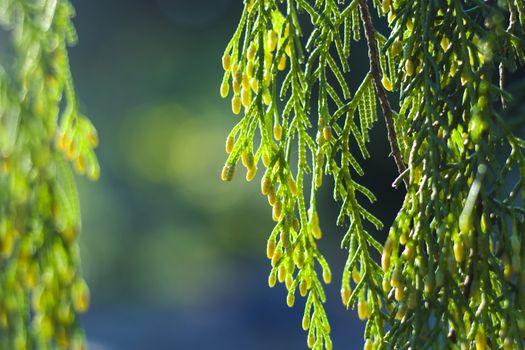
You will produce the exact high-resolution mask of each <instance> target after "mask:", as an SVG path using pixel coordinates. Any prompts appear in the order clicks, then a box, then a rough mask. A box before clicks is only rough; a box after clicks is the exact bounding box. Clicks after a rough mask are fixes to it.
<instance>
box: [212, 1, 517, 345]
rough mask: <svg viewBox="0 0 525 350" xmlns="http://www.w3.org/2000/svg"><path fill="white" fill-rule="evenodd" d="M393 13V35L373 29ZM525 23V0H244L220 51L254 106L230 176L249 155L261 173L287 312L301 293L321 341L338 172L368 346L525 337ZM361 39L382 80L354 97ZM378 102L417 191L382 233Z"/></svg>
mask: <svg viewBox="0 0 525 350" xmlns="http://www.w3.org/2000/svg"><path fill="white" fill-rule="evenodd" d="M372 6H373V7H374V8H375V9H376V11H377V15H378V16H377V18H378V19H377V18H376V17H374V18H376V19H373V18H372V14H371V13H370V8H369V7H372ZM382 17H386V22H388V30H389V32H388V33H385V34H381V33H379V32H378V31H377V30H376V28H375V26H374V21H375V20H379V21H381V20H384V19H383V18H382ZM524 32H525V8H524V2H523V0H500V1H481V0H383V1H382V2H380V1H378V0H374V1H370V2H368V1H366V0H338V1H336V0H315V1H314V0H245V1H244V10H243V12H242V17H241V19H240V23H239V26H238V27H237V30H236V31H235V33H234V35H233V38H232V40H231V41H230V42H229V44H228V45H227V47H226V50H225V53H224V56H223V57H222V63H223V68H224V70H225V75H224V79H223V81H222V84H221V88H220V93H221V95H222V96H223V97H228V96H231V97H232V99H231V103H232V111H233V113H234V114H240V115H241V118H240V119H239V120H238V121H237V124H236V125H235V126H234V128H233V130H232V131H231V133H230V134H229V135H228V137H227V140H226V152H227V153H228V154H229V156H228V159H227V161H226V164H225V166H224V169H223V172H222V179H223V180H225V181H230V180H232V178H233V176H234V173H235V170H236V167H237V163H238V161H239V159H240V160H241V161H242V163H243V165H244V166H245V167H246V169H247V173H246V179H247V180H248V181H251V180H252V179H253V178H254V176H255V174H256V172H257V168H258V166H261V167H262V169H263V170H262V172H263V175H262V182H261V191H262V193H263V195H265V196H267V198H268V201H269V203H270V205H271V206H272V207H273V219H274V221H275V222H276V225H275V228H274V230H273V231H272V232H271V233H270V236H269V239H268V246H267V255H268V258H269V259H270V260H271V266H272V268H271V272H270V275H269V285H270V287H272V286H274V285H275V284H276V282H277V281H279V282H284V283H285V285H286V288H287V290H288V295H287V303H288V305H289V306H293V304H294V300H295V296H296V295H297V294H299V295H301V296H302V297H305V298H306V306H305V311H304V317H303V324H302V326H303V329H304V330H305V331H307V334H308V336H307V344H308V347H310V348H314V349H323V348H325V349H331V348H332V342H331V339H330V325H329V322H328V319H327V317H326V314H325V311H324V308H323V303H324V302H325V299H326V297H325V293H324V289H323V282H324V283H325V284H327V283H330V282H331V280H332V275H331V272H330V268H329V266H328V264H327V262H326V260H325V258H324V257H323V255H322V254H321V252H320V251H319V249H318V248H317V245H316V241H317V240H319V239H321V238H322V230H321V226H320V218H319V216H318V214H317V203H316V196H317V192H318V190H319V188H320V187H321V186H322V185H323V176H327V175H328V176H331V177H333V181H334V184H335V185H334V188H333V196H334V199H335V200H337V201H339V202H340V205H341V211H340V214H339V217H338V219H337V224H339V225H344V226H345V227H347V228H348V231H347V233H346V235H344V237H342V239H341V246H342V248H344V249H345V250H347V251H348V260H347V262H346V264H345V266H344V271H343V275H342V278H340V279H339V278H338V280H339V281H340V283H341V298H342V301H343V304H344V305H345V306H346V307H351V308H354V307H357V311H358V315H359V318H360V319H362V320H366V322H367V323H366V330H365V334H364V338H365V349H367V350H368V349H387V348H396V349H397V348H408V347H410V348H411V349H429V348H444V349H449V348H452V349H469V348H472V347H475V348H476V349H488V348H491V349H496V348H503V349H523V348H524V340H523V339H524V338H525V293H524V290H525V266H524V261H525V251H524V250H525V241H524V239H523V232H524V230H525V209H524V204H523V200H524V196H525V155H524V152H523V149H524V148H525V141H524V140H523V139H521V138H520V137H519V136H518V133H519V131H520V128H521V126H522V125H523V122H524V118H525V115H524V114H523V113H521V114H520V113H518V111H519V108H509V106H510V105H516V100H515V99H513V95H512V94H511V93H510V92H509V91H510V89H509V87H508V86H507V84H506V79H505V78H506V76H507V75H508V74H509V72H515V71H516V70H517V69H519V68H520V67H521V66H522V65H523V63H524V62H525V51H524V50H525V35H524ZM359 40H364V41H366V43H367V47H368V58H369V62H370V64H369V73H368V74H367V75H366V76H365V78H364V79H363V80H362V82H361V84H360V85H359V87H358V88H357V89H356V90H355V91H351V89H350V88H349V85H350V84H349V82H350V81H353V80H352V79H353V75H352V73H351V72H350V73H349V71H350V69H349V62H350V60H351V59H352V58H351V56H350V53H351V47H352V43H353V42H354V41H359ZM520 79H523V77H521V78H520ZM230 86H231V88H232V89H231V90H232V92H231V93H230ZM522 86H523V84H522ZM390 91H392V92H396V93H395V94H394V93H392V94H389V92H390ZM394 99H397V102H396V103H395V104H394V103H393V104H392V106H391V104H390V100H392V101H393V100H394ZM518 104H519V101H518ZM396 106H399V108H396ZM378 107H379V109H380V110H381V114H382V116H383V119H384V121H385V123H386V127H387V135H386V137H387V138H388V141H389V144H390V147H391V155H392V157H393V159H394V162H395V165H396V167H397V170H398V171H399V177H398V178H397V179H396V180H395V181H394V186H399V185H401V184H404V187H405V189H406V195H405V200H404V203H403V205H402V207H401V209H400V211H399V213H398V214H397V217H396V219H395V220H394V222H393V223H392V225H391V227H390V230H389V234H388V239H387V240H386V242H385V243H384V244H380V243H379V242H377V241H376V240H375V239H374V238H373V237H372V236H371V234H370V231H369V229H370V227H375V228H376V229H377V230H380V229H382V228H383V225H382V223H381V222H380V221H379V220H378V219H377V218H376V217H375V216H374V215H373V214H372V213H371V212H370V211H368V210H367V209H365V207H364V204H363V202H364V201H369V202H374V201H375V200H376V197H375V196H374V194H373V193H372V192H371V191H370V190H368V189H367V188H365V187H364V186H363V185H361V184H359V182H358V181H359V177H360V176H362V175H363V174H364V172H363V169H362V167H361V165H360V163H359V161H358V159H361V161H363V160H365V159H367V158H369V157H370V156H373V155H371V154H370V153H369V151H368V148H367V144H368V143H369V142H370V138H369V130H370V129H371V128H372V127H373V126H374V124H375V123H376V122H377V120H378V114H377V110H378ZM354 145H355V146H354ZM261 163H262V164H261ZM370 224H371V225H370ZM373 250H377V251H378V252H380V253H381V263H380V264H379V263H378V262H376V261H375V260H374V259H373V258H372V253H373ZM319 266H320V268H319ZM318 271H322V277H320V276H319V275H318ZM297 292H298V293H297Z"/></svg>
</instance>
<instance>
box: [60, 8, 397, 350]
mask: <svg viewBox="0 0 525 350" xmlns="http://www.w3.org/2000/svg"><path fill="white" fill-rule="evenodd" d="M73 4H74V5H75V7H76V10H77V16H76V18H75V21H74V22H75V25H76V27H77V30H78V34H79V38H80V41H79V44H78V45H77V46H76V47H74V48H72V49H71V50H70V55H71V66H72V71H73V75H74V79H75V83H76V88H77V90H78V91H77V93H78V96H79V99H80V100H81V105H82V110H83V112H85V113H86V114H87V115H88V116H90V118H91V119H92V120H93V122H94V124H95V125H96V126H97V129H98V131H99V135H100V140H101V142H100V146H99V148H98V149H97V154H98V156H99V159H100V163H101V168H102V176H101V179H100V180H99V181H98V182H96V183H91V182H88V181H87V180H84V179H80V178H79V179H78V184H79V186H80V196H81V204H82V211H83V232H82V236H81V251H82V263H83V271H84V274H85V276H86V278H87V280H88V283H89V285H90V288H91V296H92V305H91V309H90V311H89V312H88V313H87V314H86V315H85V316H84V317H83V324H84V326H85V329H86V333H87V337H88V340H89V342H90V345H91V349H94V350H100V349H269V348H271V349H305V348H306V334H305V333H304V332H303V331H302V330H301V318H302V311H303V309H302V305H303V301H302V300H301V301H298V302H297V303H296V306H295V307H294V308H293V309H289V308H288V307H286V301H285V299H286V291H285V288H284V286H282V285H278V286H277V287H275V288H273V289H270V288H268V286H267V275H268V273H269V271H270V267H269V266H270V265H269V262H268V261H267V260H266V257H265V249H266V239H267V236H268V235H269V233H270V231H271V229H272V227H273V222H272V220H271V208H270V207H269V206H268V204H267V201H266V199H265V198H264V197H263V196H261V195H260V193H259V180H260V174H259V175H258V176H257V177H256V179H255V180H254V182H253V183H246V182H245V181H244V173H243V171H242V170H241V169H239V174H238V176H237V177H236V178H235V179H234V181H233V182H232V183H222V182H221V181H220V176H219V175H220V171H221V169H222V166H223V163H224V161H225V159H226V154H225V152H224V141H225V138H226V136H227V134H228V132H229V129H230V128H231V127H232V126H233V125H234V123H235V121H236V118H238V117H235V116H233V115H232V113H231V112H230V102H229V100H222V99H221V98H220V97H219V93H218V92H219V85H220V82H221V78H222V74H223V72H222V67H221V64H220V58H221V56H222V52H223V49H224V47H225V45H226V44H227V42H228V40H229V38H230V36H231V35H232V33H233V31H234V29H235V27H236V25H237V21H238V19H239V17H240V12H241V7H242V5H241V1H240V0H203V1H182V0H171V1H170V0H111V1H107V0H106V1H103V0H89V1H87V0H77V1H73ZM353 52H354V53H353V55H354V57H356V58H355V59H356V61H354V62H353V66H354V67H356V68H355V69H354V71H355V74H356V75H359V76H362V75H363V74H364V73H365V72H364V71H360V70H363V69H367V68H368V66H367V64H366V61H365V59H366V51H365V49H364V47H362V46H361V47H360V46H357V49H356V50H354V51H353ZM357 80H358V79H356V81H357ZM385 135H386V131H385V130H384V127H383V123H382V122H380V123H379V125H378V126H377V127H376V129H375V130H374V132H373V133H372V138H373V139H374V138H375V140H384V139H385V138H386V137H385ZM370 148H371V153H372V154H374V158H373V159H372V160H367V161H366V162H363V164H364V165H365V169H366V170H367V176H366V177H365V178H363V179H362V181H361V182H362V183H363V184H365V185H369V186H370V187H371V188H372V189H373V190H374V192H375V193H376V194H377V195H378V199H379V200H378V203H376V204H375V205H373V206H370V207H369V208H371V210H372V211H373V212H374V213H376V214H377V215H378V216H379V217H380V218H381V219H382V220H383V221H384V223H385V226H386V227H388V225H389V224H390V223H391V222H392V220H393V217H394V215H395V212H396V208H398V207H399V206H400V204H401V196H402V194H403V191H402V190H398V191H395V190H393V189H391V188H390V183H391V182H392V180H393V179H394V178H395V177H396V174H395V172H394V164H393V162H392V161H391V160H390V159H388V152H389V150H388V146H387V145H386V144H385V143H382V142H374V143H373V144H372V145H371V146H370ZM325 184H326V185H327V186H328V187H329V186H330V185H331V182H330V181H326V182H325ZM320 202H321V203H320V207H321V226H322V228H323V230H324V233H325V238H324V239H323V241H322V242H321V243H320V248H321V250H322V251H323V252H324V253H325V256H326V257H327V260H328V262H329V263H330V264H331V266H332V271H333V274H334V281H333V284H332V285H331V286H329V287H327V294H328V302H327V312H328V316H329V319H330V321H331V325H332V333H333V340H334V346H335V349H348V348H352V349H353V348H361V346H362V343H363V340H362V339H363V329H364V324H363V323H362V322H360V321H359V320H358V319H357V316H356V314H355V312H354V311H349V310H345V309H344V308H343V306H342V305H341V302H340V297H339V289H340V277H339V276H340V275H341V272H342V266H343V263H344V260H345V258H346V256H345V252H344V251H342V250H341V249H340V248H339V244H340V243H339V241H340V239H341V237H342V234H343V233H344V232H345V228H338V227H335V224H334V223H335V218H336V216H337V205H336V204H335V203H333V201H332V199H331V191H330V189H329V188H328V189H326V190H325V191H324V192H323V193H322V194H321V196H320ZM384 231H385V230H384ZM384 234H385V232H381V233H380V236H378V237H379V238H380V239H382V236H381V235H384Z"/></svg>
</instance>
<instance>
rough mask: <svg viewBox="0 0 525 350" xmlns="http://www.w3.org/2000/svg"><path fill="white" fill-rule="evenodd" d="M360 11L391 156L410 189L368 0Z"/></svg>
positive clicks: (361, 2) (360, 0) (362, 4)
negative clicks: (383, 80) (385, 84)
mask: <svg viewBox="0 0 525 350" xmlns="http://www.w3.org/2000/svg"><path fill="white" fill-rule="evenodd" d="M359 10H360V12H361V19H362V20H363V24H364V29H365V37H366V41H367V44H368V58H369V59H370V73H372V81H373V84H374V88H375V90H376V94H377V97H378V99H379V105H380V106H381V111H382V112H383V116H384V117H385V123H386V130H387V136H388V142H389V143H390V150H391V155H392V157H393V158H394V161H395V163H396V166H397V171H398V172H399V174H400V175H402V176H403V182H404V183H405V187H407V188H408V173H407V172H405V170H406V166H405V163H404V162H403V158H402V157H401V151H400V150H399V145H398V144H397V139H396V131H395V129H394V120H393V119H392V108H391V107H390V102H388V97H387V95H386V91H385V89H384V88H383V84H382V82H381V76H382V73H381V65H380V64H379V52H378V49H377V43H376V39H375V29H374V24H373V23H372V17H371V16H370V11H369V9H368V5H367V3H366V0H359Z"/></svg>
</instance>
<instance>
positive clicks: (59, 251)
mask: <svg viewBox="0 0 525 350" xmlns="http://www.w3.org/2000/svg"><path fill="white" fill-rule="evenodd" d="M73 14H74V10H73V8H72V6H71V4H70V3H69V1H66V0H42V1H35V0H0V24H1V27H2V29H3V33H2V35H3V36H2V37H3V38H9V41H3V42H2V50H3V51H2V56H1V63H0V168H1V174H0V193H1V195H0V348H1V349H35V348H39V349H47V348H60V349H66V348H72V349H82V348H84V343H85V341H84V335H83V332H82V330H81V328H80V325H79V320H78V314H79V313H82V312H84V311H86V310H87V308H88V306H89V292H88V289H87V286H86V283H85V281H84V280H83V279H82V277H81V274H80V269H79V251H78V244H77V236H78V233H79V230H80V213H79V203H78V196H77V190H76V185H75V182H74V178H73V174H72V171H71V167H73V168H74V169H75V171H76V172H77V173H78V174H86V175H87V176H88V177H89V178H90V179H96V178H98V176H99V172H100V169H99V166H98V163H97V160H96V157H95V154H94V152H93V148H94V147H96V145H97V143H98V138H97V133H96V130H95V129H94V127H93V125H92V124H91V123H90V121H89V120H88V119H87V118H86V117H85V116H83V115H82V114H81V113H80V112H79V110H78V107H77V99H76V97H75V92H74V87H73V81H72V78H71V72H70V69H69V63H68V54H67V49H66V46H67V45H71V44H74V43H75V41H76V39H77V38H76V33H75V29H74V28H73V25H72V23H71V17H72V16H73Z"/></svg>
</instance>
